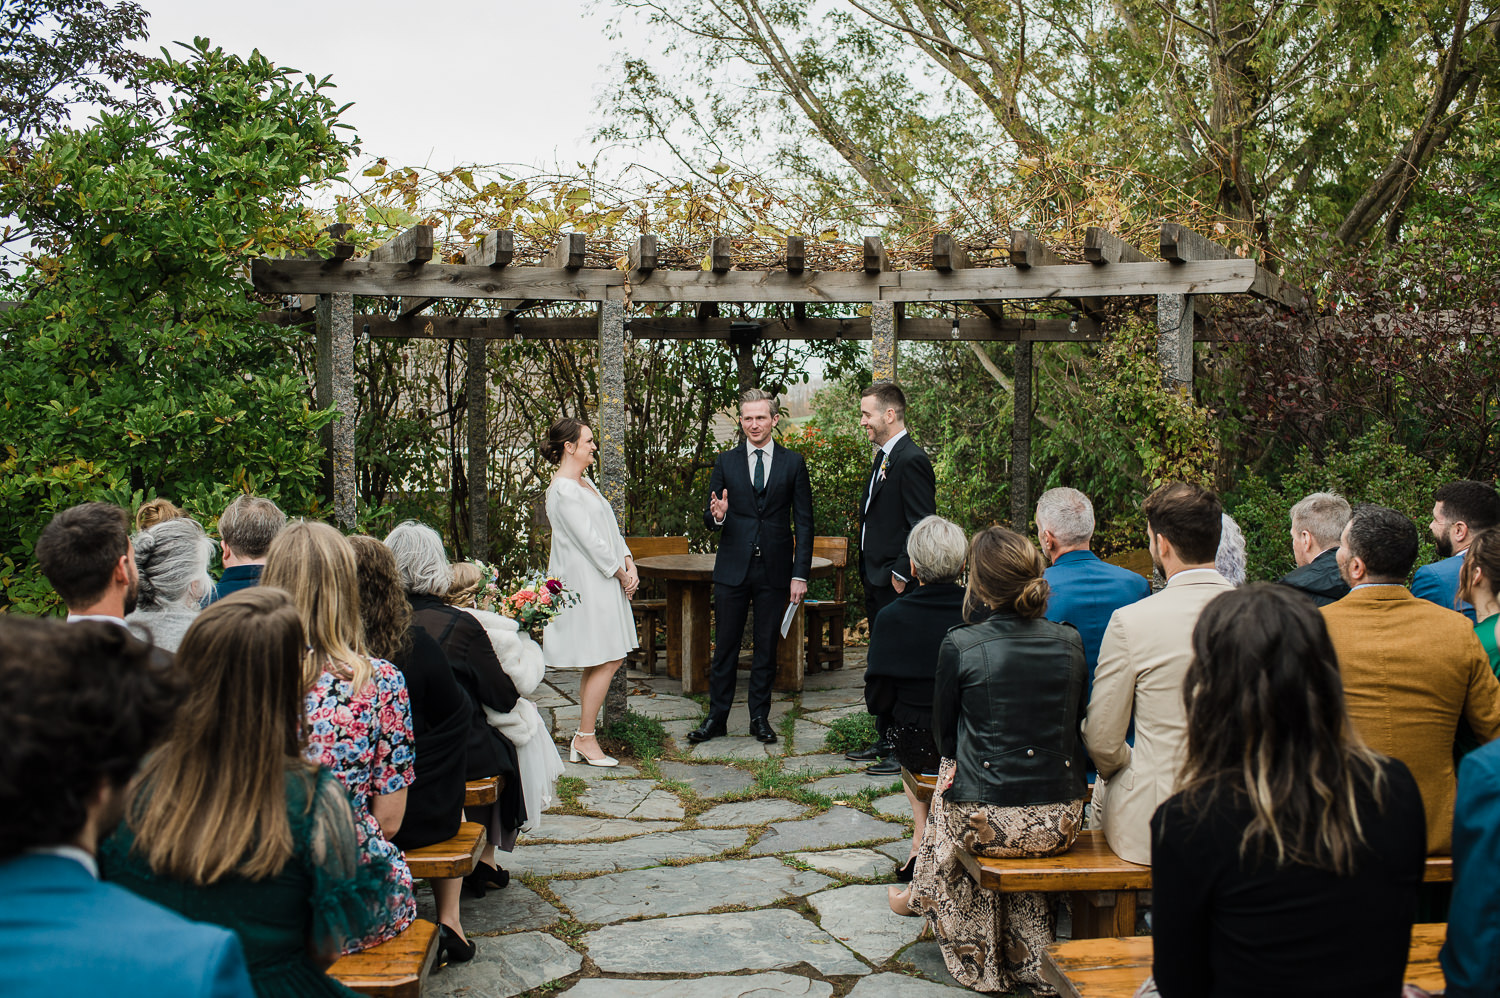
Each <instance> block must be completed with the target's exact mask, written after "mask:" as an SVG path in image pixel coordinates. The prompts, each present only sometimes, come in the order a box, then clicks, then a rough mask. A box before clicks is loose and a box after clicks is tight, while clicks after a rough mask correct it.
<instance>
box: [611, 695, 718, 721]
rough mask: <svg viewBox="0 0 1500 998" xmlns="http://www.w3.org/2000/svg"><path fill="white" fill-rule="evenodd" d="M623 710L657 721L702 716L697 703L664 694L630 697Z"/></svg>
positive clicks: (682, 719)
mask: <svg viewBox="0 0 1500 998" xmlns="http://www.w3.org/2000/svg"><path fill="white" fill-rule="evenodd" d="M625 709H626V710H629V711H631V712H633V713H636V714H640V715H641V716H642V717H650V718H655V719H656V720H658V721H686V720H692V719H695V718H699V717H702V716H703V708H702V707H701V706H700V705H699V704H698V701H696V700H689V699H687V698H686V697H674V696H668V695H666V694H664V693H657V694H656V695H654V696H646V697H630V698H629V699H627V700H626V701H625Z"/></svg>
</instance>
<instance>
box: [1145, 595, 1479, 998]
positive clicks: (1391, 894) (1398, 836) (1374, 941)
mask: <svg viewBox="0 0 1500 998" xmlns="http://www.w3.org/2000/svg"><path fill="white" fill-rule="evenodd" d="M1183 688H1184V691H1185V697H1186V699H1187V724H1188V733H1187V758H1186V760H1185V761H1184V763H1183V769H1182V781H1181V784H1180V786H1181V789H1180V790H1179V791H1178V792H1177V793H1176V794H1174V795H1173V796H1172V797H1170V798H1168V800H1167V802H1166V803H1165V804H1163V805H1162V806H1161V807H1160V808H1159V809H1158V810H1157V812H1156V815H1155V816H1154V817H1153V818H1152V819H1151V878H1152V888H1153V890H1152V925H1151V935H1152V942H1153V948H1154V952H1153V963H1152V971H1153V976H1154V979H1155V982H1156V987H1157V989H1158V991H1159V992H1160V994H1161V995H1162V998H1203V996H1207V995H1273V994H1274V995H1318V996H1320V998H1321V996H1330V998H1331V996H1347V998H1368V996H1370V995H1390V996H1392V998H1394V996H1396V995H1399V994H1400V993H1401V982H1402V978H1403V976H1404V974H1405V971H1406V956H1407V948H1408V947H1409V946H1410V944H1411V925H1412V916H1413V914H1414V912H1415V910H1416V901H1417V889H1418V886H1419V885H1420V884H1421V882H1422V874H1423V871H1424V867H1425V855H1426V836H1425V830H1424V822H1423V820H1422V798H1421V794H1420V793H1419V792H1418V791H1417V784H1416V781H1415V780H1413V779H1412V776H1411V773H1410V772H1409V771H1408V770H1407V768H1406V766H1404V765H1403V764H1402V763H1400V762H1399V761H1397V760H1395V759H1389V758H1386V757H1385V756H1382V755H1377V754H1376V753H1374V752H1372V751H1370V750H1369V749H1368V748H1366V747H1365V746H1364V745H1363V744H1362V743H1361V742H1360V740H1359V737H1358V736H1357V735H1356V734H1355V732H1354V730H1353V729H1352V728H1351V727H1350V724H1349V718H1348V715H1347V714H1346V713H1345V711H1344V702H1343V701H1344V697H1343V690H1342V688H1341V685H1340V681H1339V663H1338V660H1337V658H1335V656H1334V651H1333V646H1332V645H1331V644H1330V643H1329V640H1328V633H1327V631H1326V630H1325V629H1324V627H1323V622H1322V620H1320V619H1319V617H1318V612H1317V610H1316V609H1315V608H1313V607H1312V606H1310V605H1308V603H1307V602H1306V601H1305V600H1303V599H1302V598H1301V597H1300V596H1297V595H1296V594H1294V593H1292V592H1291V591H1289V590H1288V589H1286V588H1283V587H1281V586H1270V585H1257V586H1251V587H1249V588H1247V589H1243V590H1240V591H1239V592H1234V593H1229V594H1226V595H1224V596H1221V597H1219V598H1218V599H1216V600H1214V601H1213V602H1212V603H1210V604H1209V605H1208V607H1207V609H1205V610H1204V611H1203V614H1202V615H1201V616H1200V617H1199V618H1198V625H1197V627H1196V628H1194V630H1193V664H1192V666H1191V667H1189V669H1188V674H1187V682H1186V684H1185V685H1184V687H1183ZM1450 994H1451V992H1450Z"/></svg>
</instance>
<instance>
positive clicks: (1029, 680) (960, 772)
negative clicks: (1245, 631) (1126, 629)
mask: <svg viewBox="0 0 1500 998" xmlns="http://www.w3.org/2000/svg"><path fill="white" fill-rule="evenodd" d="M1043 568H1044V565H1043V563H1042V556H1041V555H1040V554H1039V553H1038V552H1037V550H1036V548H1035V546H1033V545H1032V543H1031V542H1030V541H1029V540H1027V539H1026V538H1024V537H1022V536H1021V535H1020V534H1017V533H1015V532H1014V531H1011V530H1006V529H1005V528H1003V527H990V528H989V529H987V530H982V531H980V532H979V533H978V534H976V535H975V537H974V540H973V542H972V543H971V545H970V548H969V603H970V605H976V604H977V605H982V606H985V607H988V608H989V609H990V610H991V611H992V614H991V616H990V617H989V618H988V619H987V620H985V621H983V622H982V623H976V624H969V625H967V626H964V627H956V628H954V629H953V630H952V631H949V632H948V636H947V637H946V638H944V639H943V644H942V646H941V648H940V649H939V651H938V662H937V677H936V688H935V692H934V699H933V712H932V713H933V735H934V737H935V739H936V741H937V747H938V751H939V752H940V753H941V755H942V763H941V765H940V766H939V768H938V781H937V791H936V792H935V793H934V794H933V796H932V805H931V814H930V817H929V819H928V823H927V831H926V834H925V836H924V837H923V841H922V848H921V850H920V851H919V852H918V854H917V865H916V870H915V876H914V878H913V880H912V886H911V890H910V891H909V892H907V893H905V894H900V893H897V892H896V891H895V889H894V888H893V889H892V897H891V907H892V909H893V910H895V911H897V912H898V913H905V911H906V910H909V911H911V912H914V913H921V914H924V915H926V916H927V918H928V919H929V920H930V921H931V922H932V927H933V931H934V934H935V935H936V936H937V939H938V943H939V945H940V946H941V948H942V951H943V961H944V963H946V964H947V967H948V972H949V973H951V974H952V975H953V977H954V978H955V979H956V980H958V982H959V983H960V984H963V985H964V986H965V987H969V988H972V989H974V990H976V991H1013V990H1015V989H1016V981H1017V980H1018V979H1019V980H1020V981H1022V982H1024V983H1025V984H1027V985H1028V986H1029V987H1030V988H1031V990H1032V993H1033V994H1052V993H1054V992H1053V991H1052V988H1051V987H1050V986H1049V985H1048V984H1047V983H1046V982H1045V981H1043V980H1042V977H1041V974H1040V957H1041V951H1042V949H1043V948H1044V947H1045V946H1046V945H1047V944H1048V943H1050V942H1051V941H1052V929H1053V926H1052V915H1051V909H1050V907H1049V906H1048V904H1047V901H1046V896H1045V895H1043V894H998V893H994V892H991V891H986V890H981V889H980V887H979V885H978V884H976V883H975V882H974V881H973V879H971V878H970V877H969V876H968V874H967V873H966V872H965V871H964V868H963V865H962V863H961V862H960V860H959V852H960V850H964V851H967V852H970V853H973V854H974V855H977V856H995V857H1002V856H1008V857H1014V856H1051V855H1055V854H1056V853H1060V852H1064V851H1066V850H1067V849H1068V847H1069V846H1071V845H1072V844H1073V840H1074V839H1075V838H1077V836H1078V832H1079V831H1080V830H1081V829H1082V828H1083V806H1084V803H1085V802H1086V800H1087V797H1086V794H1087V781H1086V777H1085V773H1086V771H1087V769H1088V764H1087V761H1086V759H1085V756H1084V749H1083V741H1082V739H1081V738H1080V737H1079V734H1078V731H1079V723H1080V722H1081V721H1082V720H1083V710H1084V706H1085V702H1084V690H1085V688H1086V684H1087V682H1088V669H1087V666H1086V665H1085V663H1084V657H1083V642H1082V640H1081V639H1080V638H1079V637H1078V632H1077V630H1075V629H1074V628H1073V627H1072V626H1071V625H1068V624H1056V623H1053V622H1051V621H1049V620H1046V619H1044V617H1043V614H1044V613H1045V611H1046V609H1047V596H1048V589H1047V583H1046V581H1045V580H1044V579H1043V578H1042V571H1043ZM971 619H972V618H971Z"/></svg>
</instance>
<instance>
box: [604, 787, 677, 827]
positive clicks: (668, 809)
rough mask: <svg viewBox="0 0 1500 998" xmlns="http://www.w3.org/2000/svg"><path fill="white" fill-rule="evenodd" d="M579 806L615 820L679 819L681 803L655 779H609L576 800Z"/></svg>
mask: <svg viewBox="0 0 1500 998" xmlns="http://www.w3.org/2000/svg"><path fill="white" fill-rule="evenodd" d="M578 804H579V806H580V807H584V808H587V809H588V810H590V811H601V812H603V813H604V814H608V815H612V816H614V817H616V818H668V819H672V820H680V819H681V818H682V815H683V811H682V802H681V801H680V800H678V799H677V797H676V795H675V794H673V793H671V792H670V791H667V790H659V789H657V786H656V781H655V780H611V781H610V782H608V783H596V784H594V785H593V786H591V787H589V789H588V790H587V791H585V792H584V793H582V794H580V795H579V797H578Z"/></svg>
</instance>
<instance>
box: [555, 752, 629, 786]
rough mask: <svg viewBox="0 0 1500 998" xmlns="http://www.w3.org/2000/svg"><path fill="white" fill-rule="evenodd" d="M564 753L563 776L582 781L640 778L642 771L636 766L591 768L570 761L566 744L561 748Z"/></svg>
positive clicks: (620, 765) (621, 764)
mask: <svg viewBox="0 0 1500 998" xmlns="http://www.w3.org/2000/svg"><path fill="white" fill-rule="evenodd" d="M559 748H560V749H561V751H562V760H563V775H564V776H576V777H578V778H579V779H580V780H588V781H589V782H590V783H592V782H594V781H595V780H618V779H620V778H621V777H629V776H639V775H640V773H641V771H640V770H638V769H636V768H635V767H634V766H629V765H626V764H625V763H623V762H622V763H620V764H619V765H618V766H589V765H586V764H585V763H582V762H569V761H568V747H567V745H566V744H564V745H562V746H559Z"/></svg>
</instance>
